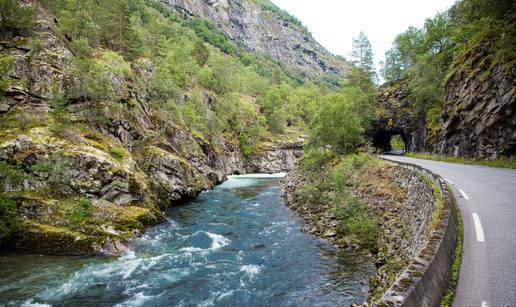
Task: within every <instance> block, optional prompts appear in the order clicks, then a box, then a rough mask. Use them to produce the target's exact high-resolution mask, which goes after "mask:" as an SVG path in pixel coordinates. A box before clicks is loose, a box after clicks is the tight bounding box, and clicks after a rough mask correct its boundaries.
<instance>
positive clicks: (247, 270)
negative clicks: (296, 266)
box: [240, 264, 262, 278]
mask: <svg viewBox="0 0 516 307" xmlns="http://www.w3.org/2000/svg"><path fill="white" fill-rule="evenodd" d="M261 270H262V267H261V266H259V265H255V264H248V265H243V266H241V267H240V272H244V274H245V275H246V276H247V277H249V278H254V277H255V276H256V275H258V274H260V271H261Z"/></svg>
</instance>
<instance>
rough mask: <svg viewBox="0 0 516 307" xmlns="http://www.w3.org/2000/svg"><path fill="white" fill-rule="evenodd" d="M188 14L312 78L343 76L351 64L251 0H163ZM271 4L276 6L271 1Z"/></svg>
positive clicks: (291, 23)
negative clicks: (324, 75)
mask: <svg viewBox="0 0 516 307" xmlns="http://www.w3.org/2000/svg"><path fill="white" fill-rule="evenodd" d="M162 2H163V3H165V4H166V5H168V6H169V7H171V8H173V9H175V10H178V11H180V12H181V13H182V14H184V16H185V17H187V18H188V17H193V16H196V17H201V18H204V19H206V20H209V21H210V22H212V23H214V24H215V25H216V26H217V27H218V28H220V29H221V30H222V31H223V32H224V33H226V34H227V35H228V36H229V38H230V39H231V40H233V41H234V42H235V43H236V44H237V45H238V46H241V47H244V48H245V49H246V50H248V51H251V52H254V53H258V54H260V53H263V54H266V55H268V56H271V57H272V58H274V59H277V60H279V61H280V62H282V63H284V64H287V65H288V66H291V67H294V68H295V69H296V70H297V71H298V72H300V73H301V74H302V75H305V76H307V77H310V78H313V77H316V76H320V75H321V74H323V73H332V74H336V75H338V76H340V77H344V76H345V75H346V73H347V71H348V68H349V65H348V64H347V63H346V62H345V60H344V59H341V58H337V57H336V56H334V55H332V54H330V53H329V52H328V51H327V50H326V49H325V48H324V47H322V46H321V45H320V44H319V43H318V42H316V41H315V40H314V39H313V37H312V35H311V34H310V33H309V32H308V31H307V30H306V29H303V28H302V27H300V26H299V25H297V24H295V23H293V22H291V21H289V20H286V19H285V18H282V17H281V16H279V15H278V14H276V13H275V12H272V11H271V10H269V9H266V8H265V7H264V6H262V5H260V4H258V3H257V2H255V1H252V0H243V1H234V0H210V1H198V0H162ZM267 5H269V6H274V5H273V4H272V3H268V4H267Z"/></svg>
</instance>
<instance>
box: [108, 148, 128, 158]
mask: <svg viewBox="0 0 516 307" xmlns="http://www.w3.org/2000/svg"><path fill="white" fill-rule="evenodd" d="M109 154H110V155H111V156H112V157H113V158H115V159H117V160H119V161H121V160H123V159H124V157H125V148H124V147H122V146H113V147H111V148H109Z"/></svg>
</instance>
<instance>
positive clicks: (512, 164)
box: [405, 152, 516, 169]
mask: <svg viewBox="0 0 516 307" xmlns="http://www.w3.org/2000/svg"><path fill="white" fill-rule="evenodd" d="M405 156H407V157H411V158H419V159H427V160H435V161H443V162H451V163H462V164H470V165H483V166H490V167H505V168H513V169H516V159H513V158H505V157H503V158H498V159H495V160H480V159H470V158H463V157H450V156H441V155H432V154H426V153H413V152H411V153H407V154H405Z"/></svg>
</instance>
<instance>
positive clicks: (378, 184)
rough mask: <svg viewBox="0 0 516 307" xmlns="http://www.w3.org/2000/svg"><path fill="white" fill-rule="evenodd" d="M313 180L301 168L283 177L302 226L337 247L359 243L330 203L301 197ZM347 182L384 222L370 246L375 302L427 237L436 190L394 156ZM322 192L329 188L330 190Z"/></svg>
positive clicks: (287, 196) (287, 200) (289, 202)
mask: <svg viewBox="0 0 516 307" xmlns="http://www.w3.org/2000/svg"><path fill="white" fill-rule="evenodd" d="M373 165H375V164H373ZM310 184H311V182H310V180H309V179H307V177H306V175H305V174H304V172H303V171H302V170H301V169H300V168H298V169H296V170H294V171H292V172H291V173H290V174H289V175H288V176H287V177H286V178H285V179H284V180H283V188H284V199H285V204H286V205H287V206H288V207H290V208H292V209H293V210H294V211H296V212H297V213H298V214H299V215H300V217H301V218H302V219H303V220H304V222H305V227H304V230H305V231H307V232H309V233H312V234H314V235H317V236H320V237H323V238H325V239H327V240H329V241H330V242H332V243H334V244H335V245H336V246H338V247H341V248H352V249H358V248H359V245H360V242H359V241H357V240H356V237H355V236H354V235H353V234H352V233H349V234H342V233H341V232H340V231H339V228H338V227H339V220H338V217H337V215H336V210H335V207H334V206H333V205H332V204H330V203H326V204H322V205H319V206H314V205H313V204H310V203H309V202H307V201H306V199H303V197H302V195H301V193H299V191H300V190H303V189H304V188H306V187H308V186H310ZM348 184H349V187H350V190H351V192H352V196H353V197H354V198H356V199H358V200H361V201H363V202H364V203H366V204H367V211H368V213H369V214H370V215H372V216H374V217H376V220H377V221H378V223H379V226H380V231H379V235H378V237H377V244H376V246H377V247H376V248H373V249H372V250H370V253H371V255H372V256H373V259H374V262H375V265H376V267H377V272H376V274H375V275H374V276H373V277H372V278H371V280H370V287H371V289H370V292H371V295H370V298H369V301H370V302H374V301H376V300H378V299H379V298H380V297H381V296H382V295H383V293H385V292H386V291H387V290H388V289H389V287H390V286H391V285H392V284H393V282H394V281H395V280H396V278H397V277H398V276H399V275H400V274H401V273H402V272H403V270H404V269H405V268H406V267H407V266H408V265H409V263H410V261H411V260H412V259H413V258H414V257H415V256H417V255H418V253H419V251H420V250H421V248H422V247H423V246H424V245H425V243H426V242H427V241H428V235H429V232H430V229H431V227H429V226H430V225H431V216H432V212H433V210H434V195H433V190H432V187H431V186H430V184H429V183H428V182H427V181H426V180H424V178H423V177H422V175H421V174H419V173H417V172H414V171H412V170H409V169H407V168H403V167H400V166H397V165H395V164H393V163H390V162H380V163H379V164H377V165H376V166H373V167H368V168H367V169H366V170H365V171H357V172H356V174H354V175H353V176H351V177H350V178H349V180H348ZM324 193H326V194H331V193H332V191H324Z"/></svg>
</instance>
